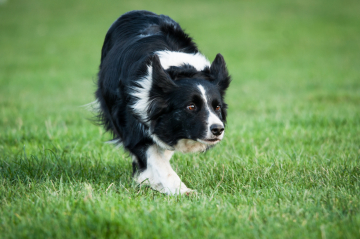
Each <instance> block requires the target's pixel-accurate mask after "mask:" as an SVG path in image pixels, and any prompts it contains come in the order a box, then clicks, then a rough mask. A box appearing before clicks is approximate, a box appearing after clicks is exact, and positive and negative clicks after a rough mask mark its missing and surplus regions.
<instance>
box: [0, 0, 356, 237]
mask: <svg viewBox="0 0 360 239" xmlns="http://www.w3.org/2000/svg"><path fill="white" fill-rule="evenodd" d="M134 9H146V10H150V11H154V12H156V13H158V14H166V15H169V16H170V17H172V18H173V19H174V20H176V21H178V22H179V23H180V24H181V26H182V27H183V28H184V29H186V31H187V32H188V33H189V34H190V35H191V36H192V37H193V38H194V39H195V41H196V42H197V44H198V46H199V48H200V50H201V51H202V52H203V53H204V54H205V55H206V56H207V57H208V58H209V59H210V60H211V61H212V60H213V59H214V57H215V55H216V54H217V53H219V52H220V53H222V54H223V56H224V57H225V60H226V61H227V64H228V69H229V71H230V73H231V75H232V83H231V85H230V88H229V90H228V92H227V96H226V99H227V103H228V104H229V115H228V124H227V128H226V133H225V138H224V140H223V142H222V143H221V144H220V145H218V146H217V147H215V148H214V149H212V150H210V151H208V152H207V153H204V154H186V155H184V154H180V153H177V154H175V155H174V157H173V158H172V161H171V162H172V166H173V168H174V169H175V170H176V172H177V173H178V174H179V176H180V177H181V178H182V180H183V181H184V182H185V184H186V185H188V186H189V187H190V188H192V189H196V190H197V192H198V193H197V194H196V195H191V196H167V195H163V194H160V193H158V192H156V191H153V190H151V189H150V188H147V187H137V186H136V185H134V184H133V183H132V180H131V160H130V158H129V157H128V155H127V154H126V153H125V152H124V151H123V149H121V148H116V147H114V146H113V145H109V144H105V143H104V142H106V141H107V140H110V139H111V135H110V134H108V133H105V132H104V130H103V129H102V128H101V127H99V126H96V125H94V124H93V123H91V121H89V120H88V119H89V118H91V117H92V115H91V113H89V112H88V111H86V109H84V107H81V106H82V105H84V104H87V103H89V102H91V101H93V100H94V91H95V81H96V74H97V69H98V66H99V63H100V50H101V47H102V43H103V39H104V37H105V34H106V31H107V29H108V28H109V26H110V25H111V23H112V22H113V21H114V20H115V19H116V18H117V17H119V16H120V15H121V14H123V13H125V12H127V11H130V10H134ZM0 238H323V239H325V238H360V2H359V1H355V0H354V1H348V0H346V1H325V0H324V1H310V0H302V1H300V0H297V1H286V0H283V1H266V0H263V1H260V0H256V1H201V2H200V1H108V0H106V1H87V0H80V1H70V0H62V1H48V0H26V1H25V0H7V1H6V0H0Z"/></svg>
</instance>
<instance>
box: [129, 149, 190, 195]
mask: <svg viewBox="0 0 360 239" xmlns="http://www.w3.org/2000/svg"><path fill="white" fill-rule="evenodd" d="M173 154H174V152H173V151H169V150H164V149H162V148H160V147H159V146H157V145H152V146H150V147H149V148H148V149H147V151H146V169H145V170H144V171H142V172H141V173H139V174H138V175H135V181H136V182H137V183H139V184H140V183H144V184H145V183H146V184H148V185H150V187H152V188H153V189H155V190H157V191H159V192H162V193H166V194H183V193H189V192H192V191H193V190H191V189H189V188H187V187H186V185H185V184H184V183H183V182H181V179H180V178H179V176H178V175H177V174H176V173H175V171H174V170H173V169H172V167H171V165H170V162H169V161H170V158H171V156H172V155H173Z"/></svg>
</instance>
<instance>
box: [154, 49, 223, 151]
mask: <svg viewBox="0 0 360 239" xmlns="http://www.w3.org/2000/svg"><path fill="white" fill-rule="evenodd" d="M152 61H153V62H152V87H151V90H150V92H149V102H150V104H149V107H148V109H147V114H148V119H149V122H150V132H151V133H152V135H153V136H154V137H153V139H155V141H156V142H157V143H158V144H160V146H162V145H163V146H165V147H169V146H170V148H174V149H177V150H180V151H185V152H189V151H190V152H194V151H204V150H206V149H207V148H209V147H211V146H213V145H215V144H217V143H218V142H220V141H221V140H222V138H223V136H224V128H225V122H226V108H227V105H226V103H225V102H224V93H225V90H226V89H227V87H228V86H229V83H230V77H229V75H228V72H227V70H226V65H225V61H224V59H223V57H222V56H221V55H220V54H218V55H217V56H216V58H215V60H214V62H213V63H212V65H211V67H210V68H207V69H205V70H204V71H202V72H198V71H196V70H194V69H192V68H191V67H189V68H188V69H187V70H185V72H184V68H182V71H180V70H179V69H177V68H176V67H175V68H172V69H169V70H168V71H167V72H166V71H164V69H162V67H161V65H160V62H159V59H158V58H157V57H154V59H153V60H152Z"/></svg>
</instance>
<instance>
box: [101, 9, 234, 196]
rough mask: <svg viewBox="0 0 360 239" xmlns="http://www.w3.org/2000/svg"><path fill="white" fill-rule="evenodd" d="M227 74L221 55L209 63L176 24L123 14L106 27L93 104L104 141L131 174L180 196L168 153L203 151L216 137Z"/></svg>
mask: <svg viewBox="0 0 360 239" xmlns="http://www.w3.org/2000/svg"><path fill="white" fill-rule="evenodd" d="M229 84H230V76H229V74H228V71H227V69H226V65H225V61H224V58H223V57H222V55H221V54H217V55H216V57H215V60H214V61H213V62H212V63H210V62H209V61H208V60H207V59H206V58H205V57H204V56H203V55H202V54H200V52H199V50H198V49H197V46H196V44H195V43H194V42H193V40H192V38H190V37H189V36H188V35H187V34H186V33H185V32H184V31H183V30H182V29H181V27H180V25H179V24H178V23H176V22H175V21H174V20H172V19H171V18H170V17H168V16H165V15H157V14H155V13H152V12H148V11H131V12H128V13H126V14H124V15H122V16H121V17H120V18H118V19H117V20H116V21H115V22H114V23H113V24H112V25H111V27H110V29H109V30H108V32H107V34H106V37H105V41H104V45H103V47H102V52H101V64H100V71H99V74H98V83H97V86H98V88H97V91H96V93H95V94H96V98H97V100H96V102H97V103H98V104H99V111H98V112H99V113H98V115H97V117H98V120H99V122H100V124H102V125H103V126H104V127H105V129H106V130H107V131H110V132H111V133H112V134H113V136H114V139H113V140H112V142H114V143H116V144H122V145H123V147H124V148H125V149H126V150H127V151H128V152H129V153H130V155H131V157H132V160H133V163H132V166H133V177H134V180H135V181H136V182H137V183H138V184H141V183H145V184H147V185H150V187H152V188H153V189H155V190H158V191H160V192H162V193H166V194H183V193H186V194H188V193H189V192H191V191H193V190H191V189H189V188H187V187H186V186H185V184H184V183H183V182H182V181H181V180H180V178H179V176H178V175H177V174H176V173H175V171H174V170H173V169H172V168H171V165H170V162H169V161H170V158H171V156H172V155H173V153H174V151H180V152H204V151H206V150H207V149H209V148H211V147H213V146H214V145H216V144H217V143H219V142H220V141H221V140H222V138H223V136H224V127H225V120H226V108H227V105H226V103H225V102H224V94H225V90H226V89H227V88H228V86H229Z"/></svg>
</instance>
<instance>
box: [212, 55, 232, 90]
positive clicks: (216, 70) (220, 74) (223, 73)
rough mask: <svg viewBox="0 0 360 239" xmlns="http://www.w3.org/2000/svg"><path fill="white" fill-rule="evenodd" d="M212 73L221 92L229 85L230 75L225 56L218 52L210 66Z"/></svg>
mask: <svg viewBox="0 0 360 239" xmlns="http://www.w3.org/2000/svg"><path fill="white" fill-rule="evenodd" d="M210 74H211V76H212V77H213V78H214V79H215V81H214V82H215V84H216V85H217V86H218V87H219V90H220V92H221V94H222V95H223V94H224V93H225V90H226V89H227V88H228V87H229V84H230V81H231V80H230V76H229V73H228V71H227V68H226V63H225V60H224V57H223V56H222V55H221V54H220V53H218V54H217V55H216V57H215V59H214V61H213V62H212V64H211V66H210Z"/></svg>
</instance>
